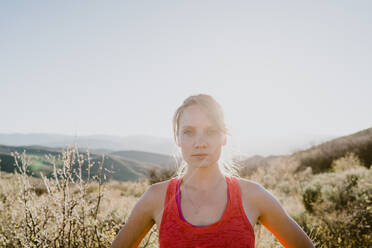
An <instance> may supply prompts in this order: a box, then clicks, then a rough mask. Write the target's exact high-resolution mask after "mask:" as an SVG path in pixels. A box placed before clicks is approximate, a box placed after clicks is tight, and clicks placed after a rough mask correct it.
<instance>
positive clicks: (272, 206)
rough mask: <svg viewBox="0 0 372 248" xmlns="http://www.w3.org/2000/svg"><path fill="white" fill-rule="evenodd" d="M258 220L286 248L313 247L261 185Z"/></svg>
mask: <svg viewBox="0 0 372 248" xmlns="http://www.w3.org/2000/svg"><path fill="white" fill-rule="evenodd" d="M258 188H259V189H258V190H259V193H258V194H257V195H258V198H259V199H257V200H258V201H257V202H258V205H259V206H258V207H259V210H260V216H259V221H260V222H261V224H262V225H264V226H265V227H266V228H267V229H268V230H270V231H271V232H272V233H273V234H274V235H275V237H276V238H277V239H278V240H279V242H280V243H281V244H282V245H283V246H284V247H286V248H287V247H288V248H305V247H306V248H307V247H309V248H310V247H311V248H313V247H314V245H313V244H312V242H311V240H310V238H309V237H308V236H307V235H306V233H305V232H304V231H303V230H302V229H301V227H300V226H299V225H298V224H297V223H296V222H295V221H294V220H293V219H292V218H291V217H290V216H289V215H288V214H287V213H286V211H285V210H284V209H283V208H282V206H281V205H280V203H279V202H278V200H277V199H276V198H275V197H274V196H273V195H272V194H270V193H269V192H268V191H267V190H266V189H264V188H263V187H262V186H258Z"/></svg>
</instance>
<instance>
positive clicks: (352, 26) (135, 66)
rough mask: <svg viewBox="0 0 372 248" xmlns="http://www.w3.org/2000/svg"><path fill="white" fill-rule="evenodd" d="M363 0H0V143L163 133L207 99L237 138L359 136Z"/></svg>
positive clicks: (369, 94) (366, 105)
mask: <svg viewBox="0 0 372 248" xmlns="http://www.w3.org/2000/svg"><path fill="white" fill-rule="evenodd" d="M371 13H372V2H371V1H216V0H214V1H200V0H199V1H140V0H136V1H2V2H1V3H0V113H1V116H0V133H14V132H21V133H33V132H51V133H61V134H71V135H74V134H75V133H77V134H79V135H89V134H109V135H119V136H127V135H137V134H144V135H152V136H160V137H170V136H171V135H172V134H171V128H172V126H171V119H172V115H173V113H174V111H175V110H176V108H177V107H178V106H179V105H180V104H181V103H182V101H183V100H184V99H185V98H186V97H188V96H189V95H191V94H197V93H208V94H211V95H212V96H214V97H215V98H216V99H217V100H218V101H219V102H220V103H221V105H222V106H223V108H224V110H225V114H226V118H227V124H228V126H229V127H230V128H231V132H232V134H233V135H235V136H239V137H246V138H249V137H252V136H255V137H260V136H266V137H269V136H276V137H285V136H294V135H301V134H308V135H312V134H314V135H329V136H339V135H346V134H350V133H353V132H356V131H359V130H362V129H365V128H368V127H371V126H372V66H371V65H372V45H371V44H372V31H371V30H372V15H371Z"/></svg>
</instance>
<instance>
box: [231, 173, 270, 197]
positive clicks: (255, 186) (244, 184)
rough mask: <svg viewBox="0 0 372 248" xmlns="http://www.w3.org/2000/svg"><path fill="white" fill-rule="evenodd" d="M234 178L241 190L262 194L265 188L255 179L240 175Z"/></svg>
mask: <svg viewBox="0 0 372 248" xmlns="http://www.w3.org/2000/svg"><path fill="white" fill-rule="evenodd" d="M236 179H237V181H238V182H239V186H240V190H241V191H244V192H250V194H252V193H256V194H262V193H263V191H265V188H264V187H263V186H262V185H261V184H259V183H257V182H255V181H252V180H249V179H246V178H241V177H236Z"/></svg>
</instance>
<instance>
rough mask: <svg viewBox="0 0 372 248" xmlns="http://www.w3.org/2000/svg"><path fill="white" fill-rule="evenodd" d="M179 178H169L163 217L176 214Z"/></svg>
mask: <svg viewBox="0 0 372 248" xmlns="http://www.w3.org/2000/svg"><path fill="white" fill-rule="evenodd" d="M178 180H179V178H178V177H173V178H171V179H170V180H169V183H168V187H167V193H166V195H165V201H164V210H163V217H162V220H163V219H166V218H167V215H175V214H176V212H175V211H176V210H177V209H176V207H177V205H175V202H176V189H177V182H178Z"/></svg>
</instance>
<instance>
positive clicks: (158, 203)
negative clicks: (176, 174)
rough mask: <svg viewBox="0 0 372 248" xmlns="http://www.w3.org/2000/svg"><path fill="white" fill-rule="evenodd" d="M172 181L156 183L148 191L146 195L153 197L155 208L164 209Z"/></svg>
mask: <svg viewBox="0 0 372 248" xmlns="http://www.w3.org/2000/svg"><path fill="white" fill-rule="evenodd" d="M170 180H171V179H169V180H166V181H162V182H158V183H154V184H152V185H150V187H149V188H148V189H147V192H146V193H147V195H148V196H149V197H151V201H152V202H153V204H154V207H155V208H160V209H161V208H162V206H163V204H164V201H165V196H166V194H167V189H168V185H169V182H170Z"/></svg>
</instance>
